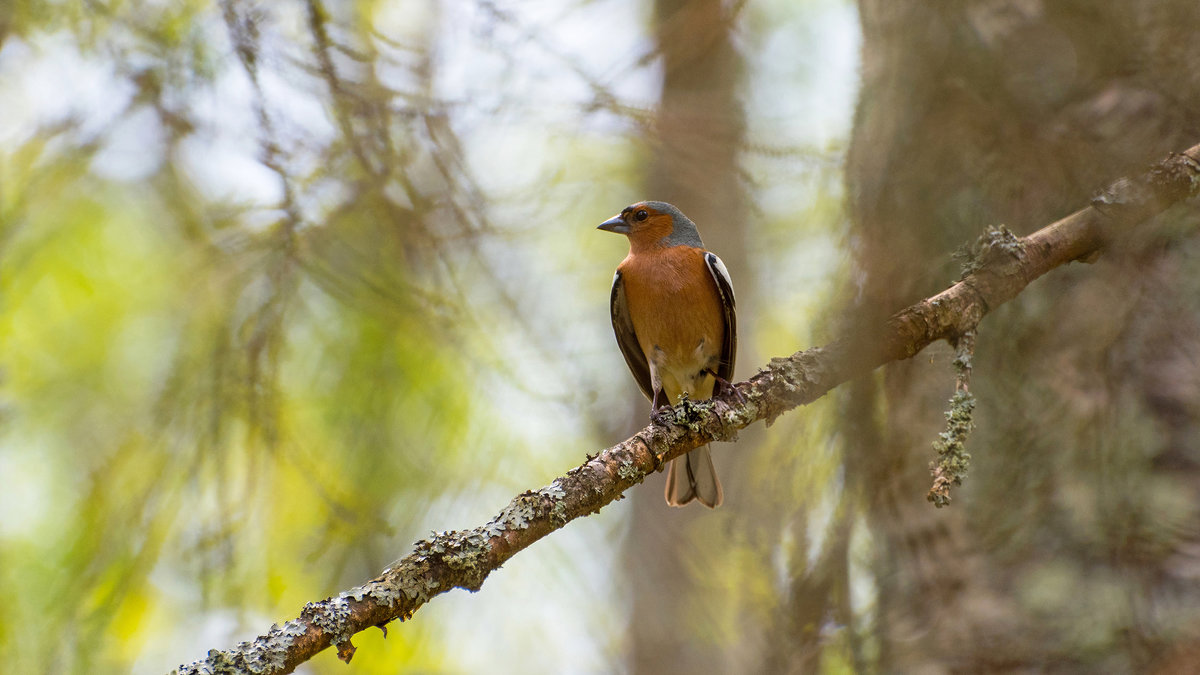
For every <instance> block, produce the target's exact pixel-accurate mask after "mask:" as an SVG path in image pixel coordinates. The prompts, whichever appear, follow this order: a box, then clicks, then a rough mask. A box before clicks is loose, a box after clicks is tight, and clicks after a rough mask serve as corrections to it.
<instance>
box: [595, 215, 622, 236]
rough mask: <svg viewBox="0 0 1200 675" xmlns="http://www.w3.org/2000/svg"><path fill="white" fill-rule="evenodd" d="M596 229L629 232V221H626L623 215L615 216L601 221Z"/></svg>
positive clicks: (620, 232)
mask: <svg viewBox="0 0 1200 675" xmlns="http://www.w3.org/2000/svg"><path fill="white" fill-rule="evenodd" d="M596 229H597V230H604V231H605V232H616V233H617V234H629V223H627V222H625V220H624V219H623V218H621V216H613V217H612V218H609V219H608V220H606V221H604V222H603V223H600V225H599V226H598V227H597V228H596Z"/></svg>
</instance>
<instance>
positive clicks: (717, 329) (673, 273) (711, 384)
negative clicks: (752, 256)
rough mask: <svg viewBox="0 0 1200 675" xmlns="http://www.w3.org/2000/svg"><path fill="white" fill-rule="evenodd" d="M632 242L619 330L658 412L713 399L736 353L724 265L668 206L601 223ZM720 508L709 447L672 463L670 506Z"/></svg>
mask: <svg viewBox="0 0 1200 675" xmlns="http://www.w3.org/2000/svg"><path fill="white" fill-rule="evenodd" d="M599 229H601V230H605V231H607V232H616V233H617V234H623V235H625V236H626V237H628V238H629V255H628V256H627V257H626V258H625V260H623V261H621V264H620V265H618V266H617V273H616V274H615V275H613V286H612V296H611V299H610V305H611V311H612V324H613V331H614V332H616V334H617V344H619V345H620V346H621V353H622V354H624V355H625V363H627V364H629V370H630V371H632V372H633V378H634V379H635V380H637V383H638V386H639V387H641V389H642V393H643V394H645V395H646V398H648V399H650V401H651V406H652V408H653V410H655V411H657V410H659V409H660V408H662V407H663V406H670V405H675V404H676V403H679V401H680V399H681V398H682V397H683V396H684V395H687V397H688V398H690V399H692V400H698V399H706V398H711V397H712V396H713V393H714V388H715V387H717V386H721V387H728V386H730V385H729V380H730V379H731V378H732V377H733V361H734V357H735V355H736V354H737V321H736V318H735V315H734V302H733V284H732V283H730V281H729V272H728V271H727V270H726V269H725V263H723V262H721V259H720V258H718V257H717V256H715V255H713V254H712V253H709V252H708V251H706V250H705V249H704V242H702V241H700V233H699V232H697V231H696V224H695V223H693V222H692V221H691V220H689V219H688V217H687V216H685V215H683V213H681V212H680V211H679V209H677V208H675V207H674V206H671V205H670V204H667V203H666V202H638V203H636V204H634V205H632V206H628V207H626V208H625V209H624V210H622V211H621V213H620V214H618V215H616V216H613V217H612V218H609V219H608V220H606V221H604V222H603V223H601V224H600V226H599ZM693 499H696V500H699V502H700V503H701V504H704V505H705V506H708V507H710V508H716V507H717V506H720V505H721V501H722V499H723V496H722V492H721V482H720V481H718V480H717V473H716V471H715V469H713V463H712V457H711V456H710V454H709V451H708V446H704V447H702V448H696V449H695V450H692V451H691V452H690V453H688V454H687V455H685V456H684V457H680V458H678V459H675V460H672V462H671V465H670V467H669V468H668V469H667V503H668V504H670V505H671V506H683V505H684V504H687V503H688V502H690V501H692V500H693Z"/></svg>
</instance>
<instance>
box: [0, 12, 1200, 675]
mask: <svg viewBox="0 0 1200 675" xmlns="http://www.w3.org/2000/svg"><path fill="white" fill-rule="evenodd" d="M1131 26H1132V27H1134V29H1133V30H1131V29H1130V27H1131ZM1198 26H1200V9H1198V8H1197V6H1195V5H1194V0H1158V1H1156V2H1150V1H1149V0H1146V1H1145V2H1143V1H1141V0H1139V1H1137V2H1130V3H1119V4H1118V3H1112V4H1110V5H1106V6H1099V5H1094V4H1093V3H1091V2H1089V1H1087V0H1063V1H1062V2H1055V3H1049V2H1041V1H1039V0H969V1H967V2H961V3H894V2H889V1H888V0H860V2H858V3H857V4H854V3H851V2H849V1H848V0H804V1H802V2H792V1H786V0H764V1H762V2H754V3H742V2H728V1H726V2H722V1H720V0H693V1H687V2H685V1H683V0H589V1H584V2H568V3H562V2H545V1H542V0H537V1H534V2H521V3H504V2H494V1H487V0H449V1H447V2H432V1H428V2H407V1H405V0H395V1H391V2H383V1H381V0H378V1H376V0H361V1H355V2H350V1H342V2H331V1H329V0H324V1H322V0H296V1H293V2H279V3H264V2H247V1H245V0H221V1H217V2H214V1H212V0H208V1H201V0H187V1H183V2H155V1H151V0H108V1H103V0H88V1H85V2H78V3H46V2H33V1H30V0H9V1H8V2H7V3H5V4H4V5H2V6H0V247H2V248H0V303H2V304H0V397H2V398H0V406H2V407H0V424H2V426H0V481H2V484H3V488H2V489H0V513H2V514H3V516H4V517H3V518H0V598H3V599H4V600H5V602H3V603H0V659H3V661H2V662H3V666H2V667H0V670H3V671H4V672H19V673H25V672H55V673H59V672H78V673H105V672H114V673H117V672H131V671H132V672H138V673H155V672H163V671H166V670H169V669H170V668H172V667H174V666H176V665H177V664H179V663H181V662H186V661H191V660H193V659H196V658H199V657H200V656H202V655H204V653H205V652H206V650H207V649H209V648H213V647H218V648H221V647H228V646H230V645H232V644H233V643H234V642H235V641H237V640H241V639H247V638H249V637H252V636H254V635H256V634H258V633H260V632H262V631H263V630H264V629H265V628H266V627H267V626H269V625H270V624H271V623H272V622H276V621H281V620H284V619H287V618H290V617H293V616H295V615H296V614H297V612H298V611H299V608H300V607H301V606H302V605H303V604H304V603H305V602H307V601H309V600H315V599H320V598H323V597H326V596H328V595H331V594H334V593H337V592H338V591H340V590H342V589H344V588H348V587H350V586H353V585H355V584H357V583H360V582H361V581H363V580H365V579H367V578H370V577H372V576H374V575H375V574H377V573H378V572H379V571H380V570H381V569H382V568H383V567H385V566H386V565H387V564H388V563H389V562H391V561H392V560H394V559H396V558H398V557H400V556H402V555H403V554H405V553H406V552H407V551H408V550H409V546H410V545H411V543H412V541H413V540H415V539H417V538H419V537H422V536H424V535H425V534H427V533H428V532H429V531H430V530H442V529H454V528H463V527H470V526H474V525H477V524H479V523H482V522H484V521H486V520H487V519H488V518H489V517H490V516H491V515H493V514H494V513H495V512H496V511H497V510H498V509H500V508H501V507H502V506H503V505H504V504H505V503H507V501H508V499H509V498H511V496H512V495H513V494H515V493H517V492H519V491H521V490H524V489H527V488H536V487H538V486H541V485H544V484H545V483H547V482H548V481H549V480H551V479H552V478H553V477H554V476H556V475H558V474H560V473H562V472H563V471H565V470H566V469H567V468H569V467H571V466H574V465H576V464H578V463H579V462H580V461H581V460H582V459H583V457H584V455H585V453H588V452H595V451H596V450H598V449H599V448H602V447H605V446H607V445H610V444H611V443H614V442H616V441H619V440H621V439H623V438H625V437H626V436H627V435H628V434H629V433H630V432H632V431H633V430H635V429H636V428H639V427H640V426H642V425H643V424H644V423H645V421H646V413H647V408H648V405H647V404H646V402H645V401H644V400H642V399H641V397H640V396H639V395H638V393H637V391H636V387H635V386H634V384H633V382H632V378H630V377H629V376H628V374H627V373H626V372H625V367H624V364H623V362H622V361H621V357H620V356H619V353H618V351H617V349H616V347H615V344H614V342H613V338H612V337H611V329H610V327H609V325H608V309H607V300H608V290H609V283H610V280H611V274H612V270H613V268H614V267H615V266H616V264H617V262H619V260H620V259H621V257H622V256H623V255H624V253H625V248H624V242H623V241H621V240H620V239H619V238H617V237H612V236H611V235H606V234H603V233H597V232H595V231H594V229H593V228H594V226H595V225H596V224H598V223H599V222H600V221H601V220H603V219H604V218H606V217H608V216H609V215H611V214H613V213H615V212H617V211H618V210H619V209H620V208H622V207H623V206H625V205H626V204H628V203H631V202H633V201H635V200H637V199H643V198H655V199H665V200H668V201H672V202H674V203H676V204H677V205H679V206H680V207H681V208H682V209H683V210H684V211H685V212H686V213H688V214H689V215H690V216H691V217H692V218H693V219H695V220H696V221H697V222H698V223H699V225H700V228H701V231H702V234H703V235H704V237H705V240H706V242H707V244H708V246H709V248H711V249H713V250H715V251H716V252H717V253H718V254H720V255H721V256H722V258H723V259H724V260H725V261H726V263H727V264H728V265H729V268H730V270H731V273H732V275H733V278H734V281H735V284H736V287H737V290H738V300H739V327H740V332H741V340H740V345H741V353H740V355H739V368H738V371H737V375H738V377H739V379H740V378H744V377H747V376H749V375H751V374H753V372H754V369H755V367H756V366H758V365H759V364H761V363H764V362H765V361H766V360H767V359H768V358H769V357H770V356H773V355H782V354H787V353H790V352H792V351H795V350H797V349H800V348H804V347H806V346H809V345H813V344H820V343H822V342H824V341H826V340H828V339H829V338H830V337H832V336H833V335H834V334H835V333H836V332H837V331H838V330H839V329H849V330H852V329H853V326H854V325H856V322H861V321H874V320H877V319H878V318H879V317H880V316H884V315H886V314H887V313H890V312H891V311H893V310H895V309H896V308H898V307H900V306H903V305H904V304H907V303H909V302H912V301H913V300H916V299H918V298H920V297H922V296H923V295H926V294H928V293H930V292H934V291H936V290H938V289H940V288H941V287H943V286H944V285H945V284H946V283H947V282H948V281H950V280H952V279H953V278H954V277H955V276H956V270H955V269H954V263H953V262H952V260H951V255H950V254H951V252H952V251H953V250H954V249H955V248H956V247H957V246H959V245H960V244H962V243H964V242H967V241H969V240H971V239H972V238H973V237H974V236H975V235H976V234H977V233H978V232H980V231H981V230H982V228H983V227H984V226H985V225H989V224H1000V223H1004V224H1007V225H1008V226H1009V227H1010V228H1012V229H1014V230H1015V231H1017V232H1020V233H1024V232H1027V231H1029V230H1031V229H1033V228H1035V227H1038V226H1040V225H1041V224H1044V223H1046V222H1049V221H1050V220H1053V219H1054V218H1057V217H1059V216H1061V215H1064V214H1065V213H1066V212H1068V211H1069V210H1071V209H1073V208H1076V207H1077V206H1079V205H1081V204H1083V203H1085V202H1086V200H1087V198H1088V197H1089V195H1090V193H1091V191H1092V190H1094V189H1096V188H1097V187H1099V186H1101V185H1102V184H1103V183H1104V182H1105V181H1108V180H1110V179H1112V178H1115V177H1116V176H1119V175H1121V174H1123V173H1128V172H1131V171H1134V170H1136V169H1137V168H1138V167H1139V166H1140V165H1141V164H1143V163H1144V162H1146V161H1149V160H1152V159H1154V158H1156V157H1159V156H1162V155H1164V154H1165V153H1167V152H1169V151H1171V150H1180V149H1183V148H1186V147H1189V146H1190V145H1192V144H1194V143H1195V142H1197V141H1200V123H1198V122H1197V120H1200V114H1198V113H1200V79H1197V75H1196V73H1198V72H1200V68H1196V67H1195V65H1196V64H1200V43H1197V42H1196V41H1195V40H1192V39H1189V36H1190V35H1192V33H1191V32H1190V31H1192V30H1193V29H1195V28H1196V27H1198ZM852 122H853V125H852ZM1159 220H1160V221H1161V222H1159V223H1158V224H1157V225H1158V227H1157V228H1156V229H1155V230H1154V231H1155V233H1156V234H1155V236H1153V237H1149V238H1147V239H1145V240H1141V239H1139V240H1138V241H1137V242H1133V243H1130V245H1129V246H1127V247H1121V248H1120V249H1119V253H1117V254H1114V255H1111V256H1108V257H1106V258H1105V259H1104V260H1102V261H1101V262H1100V263H1099V264H1097V265H1096V266H1094V267H1089V268H1081V269H1074V268H1072V269H1069V270H1066V271H1063V272H1059V273H1056V274H1055V275H1053V277H1052V278H1048V279H1046V280H1044V281H1042V282H1039V284H1038V285H1036V286H1035V288H1034V289H1032V290H1031V292H1029V293H1026V294H1023V295H1022V296H1021V298H1019V299H1018V300H1017V301H1016V302H1015V303H1012V304H1011V305H1010V306H1008V307H1006V308H1004V309H1003V310H1002V311H1001V312H999V314H998V316H996V317H993V318H990V319H989V320H988V322H987V323H985V324H984V329H983V331H982V332H981V334H980V338H979V350H980V351H979V355H978V361H977V363H976V374H975V380H974V382H975V386H976V392H977V394H978V396H979V397H980V408H979V413H978V421H979V424H980V430H979V432H978V433H977V435H976V437H975V438H973V439H972V441H971V446H972V450H973V451H974V452H975V454H976V464H975V468H974V471H973V473H972V477H971V480H970V481H969V483H968V485H967V486H965V487H964V488H963V489H962V490H960V491H959V492H958V493H956V501H955V504H954V506H952V507H951V508H950V509H941V510H935V509H933V508H932V507H931V506H930V505H929V504H927V503H926V502H925V501H924V494H925V491H926V489H927V488H928V483H929V478H928V475H927V463H928V461H929V460H930V458H931V456H932V450H931V446H930V444H931V442H932V440H933V439H934V438H935V436H936V433H937V431H938V430H939V425H940V424H941V419H942V418H941V410H942V409H943V408H944V406H945V400H946V398H948V396H949V395H950V393H951V391H952V389H953V381H952V371H951V369H950V367H949V361H950V356H951V355H950V354H949V353H948V350H946V349H944V348H941V349H934V350H931V352H930V353H929V354H923V355H922V356H920V357H918V358H917V359H915V360H912V361H909V362H905V363H903V364H894V365H892V366H889V367H887V368H885V369H883V370H881V371H880V372H879V373H877V374H876V375H874V376H872V377H870V378H865V379H864V380H863V381H861V382H857V383H854V384H853V386H848V387H845V388H843V389H842V390H839V391H838V392H836V394H835V395H833V396H830V397H827V398H826V399H824V400H822V401H820V402H818V403H817V404H815V405H813V406H810V407H809V408H807V409H805V410H802V411H798V412H796V413H793V414H791V415H789V416H787V417H786V418H783V419H781V420H780V421H779V422H778V423H777V424H776V425H775V426H774V427H772V428H771V429H769V430H763V429H761V428H758V429H754V430H750V431H748V432H747V433H745V434H744V435H743V438H742V440H741V441H740V442H739V443H738V445H736V446H728V447H724V448H717V452H716V458H715V459H716V461H717V463H718V466H719V469H720V471H721V472H722V475H723V476H725V481H726V488H727V490H726V499H727V501H726V505H725V506H724V507H722V509H720V510H717V511H713V512H710V511H707V510H704V509H700V508H691V509H681V510H680V509H668V508H667V507H666V506H665V505H664V504H663V502H662V496H661V491H662V476H661V475H659V476H653V477H651V478H650V479H649V480H648V481H647V484H646V485H645V486H643V487H640V488H638V489H635V490H634V491H632V493H631V494H630V495H629V496H630V498H629V499H627V500H625V501H622V502H620V503H617V504H614V505H612V506H610V507H609V508H607V509H605V511H604V512H603V513H601V514H599V515H597V516H594V517H592V518H588V519H585V520H584V521H581V522H578V523H574V524H572V525H571V526H570V527H568V528H567V529H566V530H564V531H561V532H558V533H556V534H555V535H554V536H552V537H549V538H548V539H546V540H545V541H543V542H541V543H539V544H538V545H537V546H535V547H534V548H533V549H532V550H530V551H527V552H526V553H523V554H522V555H520V556H518V557H517V558H515V559H514V560H513V561H511V562H510V563H509V564H508V565H506V566H505V568H504V569H503V570H501V571H499V572H497V573H496V574H494V575H493V576H492V577H491V578H490V579H489V580H488V582H487V584H486V585H485V586H484V589H483V590H482V591H481V592H479V593H477V594H473V595H471V594H466V593H462V592H454V593H450V594H448V595H446V596H441V597H439V598H438V599H437V600H436V601H434V602H433V603H431V604H430V605H429V606H427V607H425V608H423V609H422V610H421V611H420V612H419V613H418V614H417V615H416V617H415V618H414V620H413V621H411V622H409V623H406V624H403V625H395V626H393V627H392V628H391V630H389V632H388V637H387V638H386V639H383V637H382V635H381V634H380V633H379V632H376V631H371V632H368V633H365V634H363V635H361V636H359V637H358V638H356V640H355V644H356V646H358V648H359V650H358V652H357V654H356V656H355V657H354V660H353V663H352V664H351V666H349V670H352V671H353V672H362V673H371V672H380V673H393V672H410V671H411V672H614V671H616V672H644V673H672V672H769V673H776V672H796V673H801V672H827V673H838V672H928V673H939V672H959V671H971V672H994V671H1020V672H1028V671H1051V672H1132V671H1139V672H1146V671H1150V670H1155V669H1159V670H1162V671H1163V672H1188V671H1187V670H1177V671H1172V670H1171V668H1173V667H1175V666H1177V665H1178V664H1187V663H1191V662H1194V659H1192V657H1193V656H1195V655H1196V654H1197V653H1200V648H1198V647H1196V646H1195V645H1197V644H1200V643H1197V636H1200V623H1198V622H1200V611H1197V610H1196V609H1195V608H1196V607H1200V602H1196V601H1197V600H1200V597H1197V596H1198V595H1200V593H1198V592H1200V587H1198V586H1197V581H1198V577H1200V572H1198V571H1197V570H1200V561H1198V559H1197V558H1198V554H1197V551H1200V540H1197V539H1196V532H1200V527H1198V526H1200V523H1198V522H1197V503H1198V499H1200V495H1198V494H1197V490H1198V488H1200V475H1197V468H1198V467H1200V454H1198V450H1197V440H1198V439H1197V438H1196V433H1197V429H1200V426H1198V425H1197V424H1196V419H1197V414H1198V413H1200V365H1198V364H1200V358H1198V356H1200V330H1197V328H1200V323H1198V321H1197V319H1198V318H1200V307H1197V306H1196V298H1200V294H1197V293H1195V292H1194V291H1195V290H1196V288H1197V282H1196V280H1195V279H1196V275H1195V273H1194V272H1195V269H1196V267H1195V264H1194V263H1195V261H1196V259H1197V254H1198V253H1200V251H1198V250H1197V248H1196V245H1195V243H1194V242H1193V241H1192V237H1190V236H1189V234H1188V230H1189V228H1191V227H1192V225H1189V224H1194V222H1195V220H1196V212H1195V210H1194V209H1193V210H1188V209H1176V210H1174V211H1172V212H1170V213H1168V214H1166V215H1165V216H1164V217H1162V218H1160V219H1159ZM302 671H303V672H311V673H324V672H330V673H333V672H337V673H343V672H348V669H347V667H346V666H345V665H343V664H341V663H340V662H338V661H337V660H336V658H335V656H334V655H333V654H332V652H327V653H323V654H321V655H320V656H318V657H317V658H316V659H314V660H313V661H311V662H310V663H308V664H306V665H305V666H303V667H302Z"/></svg>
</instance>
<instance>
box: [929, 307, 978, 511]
mask: <svg viewBox="0 0 1200 675" xmlns="http://www.w3.org/2000/svg"><path fill="white" fill-rule="evenodd" d="M954 343H955V344H954V350H955V356H954V371H955V374H954V396H952V397H951V398H950V409H949V410H947V411H946V430H945V431H943V432H942V433H940V434H938V439H937V440H936V441H934V443H933V448H934V450H937V453H938V460H937V461H936V462H931V463H930V465H929V469H930V473H932V474H933V487H931V488H929V493H928V494H927V495H925V497H926V499H928V500H929V501H931V502H933V505H934V506H936V507H938V508H939V509H940V508H942V507H943V506H949V505H950V488H951V487H957V486H959V485H962V482H963V479H965V478H966V477H967V468H968V467H969V466H970V464H971V453H969V452H967V445H966V444H967V436H969V435H970V434H971V430H972V429H974V428H975V421H974V412H975V396H974V395H973V394H971V367H972V366H971V362H972V359H974V358H975V332H974V331H968V332H967V333H964V334H963V335H961V336H960V337H959V338H958V339H957V340H955V341H954Z"/></svg>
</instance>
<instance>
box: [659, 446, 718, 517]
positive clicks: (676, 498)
mask: <svg viewBox="0 0 1200 675" xmlns="http://www.w3.org/2000/svg"><path fill="white" fill-rule="evenodd" d="M693 499H695V500H697V501H699V502H700V503H701V504H703V505H705V506H707V507H708V508H710V509H715V508H717V507H718V506H720V505H721V502H722V501H724V499H725V494H724V492H722V491H721V481H719V480H717V470H716V469H715V468H713V463H712V455H711V454H710V453H709V451H708V446H707V445H705V446H702V447H699V448H696V449H695V450H692V451H691V452H689V453H688V454H686V455H684V456H683V457H680V458H678V459H673V460H671V464H670V465H669V466H668V467H667V504H669V505H671V506H683V505H685V504H687V503H688V502H690V501H692V500H693Z"/></svg>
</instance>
